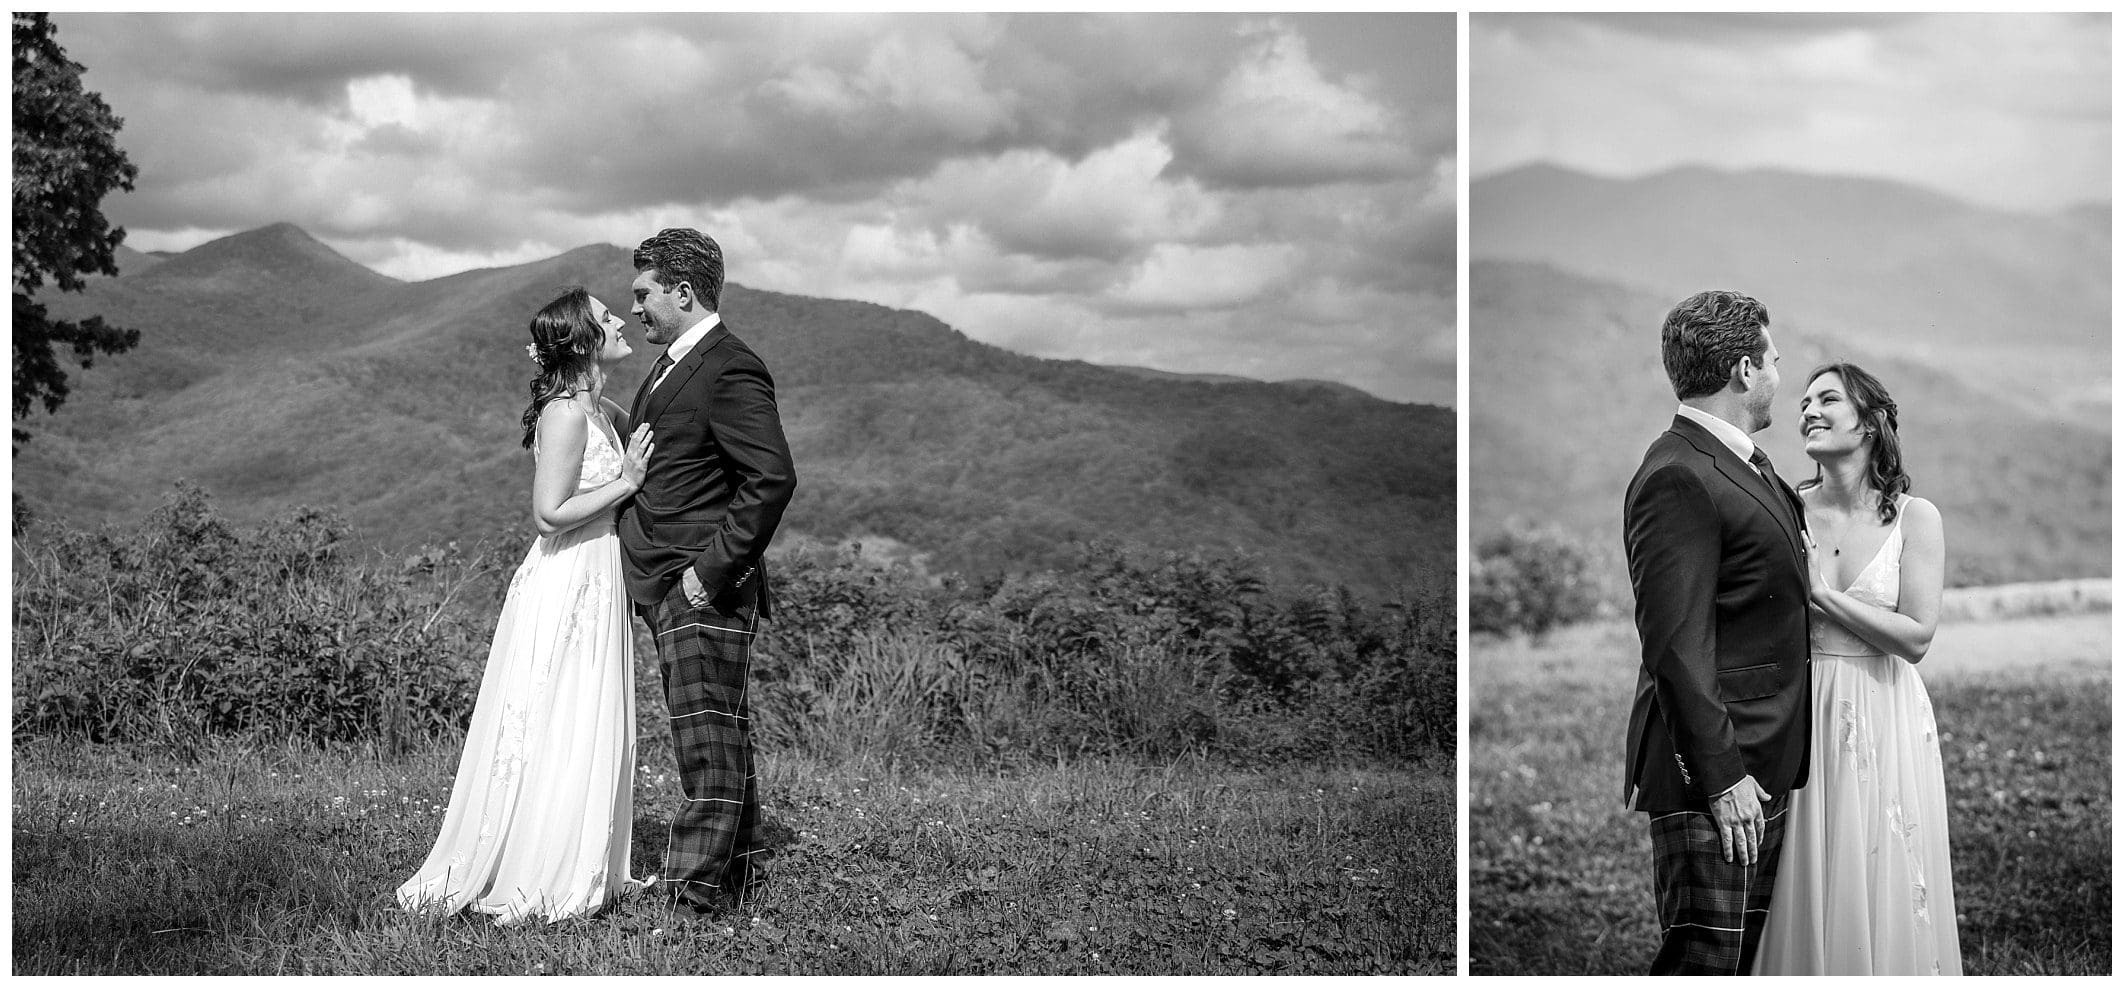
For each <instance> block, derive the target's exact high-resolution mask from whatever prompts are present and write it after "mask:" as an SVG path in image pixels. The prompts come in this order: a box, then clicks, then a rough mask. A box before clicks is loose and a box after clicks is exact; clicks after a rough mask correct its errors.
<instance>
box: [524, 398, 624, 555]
mask: <svg viewBox="0 0 2124 988" xmlns="http://www.w3.org/2000/svg"><path fill="white" fill-rule="evenodd" d="M590 428H591V427H590V418H589V416H588V415H587V414H585V413H584V412H583V409H582V407H581V406H579V405H577V404H576V403H575V402H573V401H570V400H566V399H562V400H559V401H550V402H547V403H546V407H545V408H543V409H541V410H540V411H539V413H538V470H537V472H536V473H535V474H534V475H533V477H532V479H531V522H532V524H533V525H535V526H536V527H537V528H538V534H540V535H556V534H559V533H561V532H565V531H568V530H569V529H571V528H575V527H577V526H579V525H581V524H582V523H584V522H586V521H589V520H590V519H592V518H596V517H597V516H599V515H601V514H603V513H605V512H606V511H609V510H611V509H612V508H613V507H614V506H616V505H618V504H619V503H620V502H621V501H624V500H626V499H627V498H629V497H632V496H634V492H635V491H638V490H641V487H642V473H643V469H642V468H643V465H645V464H647V463H648V462H649V453H650V450H651V448H652V444H651V443H650V442H649V437H648V435H647V434H646V432H637V433H636V435H635V436H634V441H633V442H632V443H630V444H628V449H627V451H626V454H625V457H624V460H623V462H622V464H621V467H620V476H619V479H617V480H614V481H612V482H611V483H609V484H606V485H604V486H602V487H598V488H595V489H593V490H588V491H584V492H583V493H581V494H577V493H576V492H575V485H576V483H577V482H578V481H579V480H580V478H581V475H582V469H583V449H584V447H585V446H586V445H588V443H589V441H590Z"/></svg>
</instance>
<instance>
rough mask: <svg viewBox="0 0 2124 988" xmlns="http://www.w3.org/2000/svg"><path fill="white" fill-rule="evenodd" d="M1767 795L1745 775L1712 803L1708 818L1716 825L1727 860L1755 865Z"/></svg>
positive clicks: (1721, 848) (1721, 849) (1720, 848)
mask: <svg viewBox="0 0 2124 988" xmlns="http://www.w3.org/2000/svg"><path fill="white" fill-rule="evenodd" d="M1769 799H1770V794H1769V793H1767V792H1764V791H1763V787H1762V786H1761V785H1760V784H1758V783H1757V782H1756V781H1755V776H1752V775H1744V776H1742V777H1741V780H1740V781H1739V782H1737V783H1734V785H1733V788H1731V789H1728V790H1726V791H1725V792H1724V793H1723V794H1721V795H1719V796H1718V797H1717V798H1715V799H1713V800H1711V819H1712V820H1713V821H1714V822H1716V823H1717V824H1718V846H1719V850H1720V851H1721V852H1723V853H1724V855H1725V858H1726V860H1727V861H1734V862H1738V863H1740V864H1744V865H1752V864H1754V863H1755V854H1756V850H1757V849H1758V848H1760V847H1761V846H1762V843H1763V804H1764V803H1765V802H1768V801H1769Z"/></svg>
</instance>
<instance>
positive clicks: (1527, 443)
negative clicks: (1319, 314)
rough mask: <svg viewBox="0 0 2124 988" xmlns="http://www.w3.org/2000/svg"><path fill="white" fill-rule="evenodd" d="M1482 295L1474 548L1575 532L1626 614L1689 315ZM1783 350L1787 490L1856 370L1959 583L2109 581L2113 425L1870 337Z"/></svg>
mask: <svg viewBox="0 0 2124 988" xmlns="http://www.w3.org/2000/svg"><path fill="white" fill-rule="evenodd" d="M1468 282H1469V327H1470V338H1471V341H1473V344H1472V349H1473V351H1474V352H1473V354H1472V359H1471V360H1470V363H1469V371H1468V374H1469V378H1468V387H1469V393H1470V395H1471V396H1481V400H1475V401H1472V402H1471V406H1472V408H1471V412H1470V416H1469V420H1468V445H1469V462H1468V464H1467V469H1468V471H1469V475H1468V476H1469V492H1468V496H1469V499H1470V500H1469V503H1470V509H1469V529H1470V534H1471V535H1472V537H1473V538H1474V540H1475V541H1476V542H1477V543H1480V542H1481V541H1482V540H1483V538H1485V537H1486V536H1488V535H1491V534H1493V533H1495V532H1497V531H1500V530H1501V529H1503V528H1504V527H1506V525H1507V524H1509V523H1511V522H1513V521H1515V520H1516V521H1519V522H1522V523H1531V524H1553V525H1557V526H1560V527H1562V528H1563V529H1565V530H1566V531H1569V532H1571V533H1573V534H1574V535H1576V536H1578V537H1579V538H1580V539H1582V540H1583V541H1584V542H1585V543H1586V544H1587V545H1588V546H1590V547H1591V548H1592V549H1593V550H1594V551H1595V553H1596V555H1597V556H1598V558H1599V559H1600V576H1601V579H1602V580H1603V582H1604V584H1605V586H1606V587H1607V589H1608V591H1609V596H1610V599H1611V600H1620V601H1623V602H1627V600H1628V598H1627V589H1628V582H1627V575H1626V574H1625V573H1624V571H1623V569H1622V555H1621V545H1622V543H1621V539H1622V534H1621V533H1622V497H1623V489H1624V487H1625V486H1626V485H1627V484H1628V482H1629V478H1630V475H1631V473H1632V472H1633V471H1634V470H1635V469H1636V468H1637V464H1638V462H1639V461H1640V460H1641V459H1642V458H1643V456H1644V452H1645V448H1646V447H1647V446H1649V445H1650V444H1651V442H1652V440H1653V439H1654V438H1655V437H1657V436H1658V435H1659V434H1660V433H1661V432H1663V431H1664V430H1665V429H1666V428H1667V427H1668V424H1669V423H1670V422H1671V421H1672V419H1673V417H1674V406H1675V405H1676V401H1675V399H1674V393H1673V391H1672V390H1671V388H1670V387H1669V385H1668V383H1667V379H1666V374H1665V372H1664V370H1662V368H1661V366H1660V363H1659V322H1660V320H1661V319H1662V318H1663V317H1664V316H1665V314H1666V311H1667V309H1668V308H1670V307H1671V306H1672V305H1673V303H1674V302H1675V301H1676V300H1674V299H1668V298H1665V297H1664V296H1655V295H1652V294H1650V293H1648V292H1645V291H1642V290H1639V289H1635V288H1631V287H1628V286H1624V285H1618V284H1615V283H1612V282H1605V281H1600V280H1597V279H1591V278H1587V277H1584V276H1582V275H1577V274H1574V273H1571V272H1567V271H1562V270H1559V269H1556V268H1553V267H1549V266H1546V265H1537V264H1529V263H1523V262H1502V261H1477V262H1475V263H1474V264H1473V265H1472V266H1471V267H1470V270H1469V276H1468ZM1558 327H1565V328H1566V329H1565V331H1563V332H1561V333H1559V331H1558ZM1774 335H1775V336H1776V339H1777V342H1778V347H1779V349H1780V350H1781V351H1782V353H1783V360H1782V361H1781V367H1782V377H1783V381H1784V384H1783V386H1782V387H1781V388H1780V391H1779V395H1780V397H1779V398H1778V399H1777V402H1776V404H1775V405H1774V406H1773V415H1774V419H1773V421H1772V423H1771V426H1770V427H1769V428H1768V429H1765V430H1763V431H1762V432H1759V433H1757V434H1756V435H1755V439H1756V441H1757V442H1758V443H1760V444H1761V445H1762V447H1763V449H1764V450H1765V451H1766V452H1767V453H1769V454H1770V458H1771V460H1772V462H1774V463H1775V464H1776V465H1777V469H1778V471H1779V472H1780V473H1781V474H1783V475H1784V477H1785V478H1786V479H1787V480H1789V481H1793V482H1795V483H1797V482H1798V481H1800V480H1802V479H1804V478H1806V477H1808V476H1811V475H1812V473H1813V463H1812V462H1811V461H1809V460H1808V459H1807V456H1806V454H1805V453H1804V452H1802V450H1801V447H1800V440H1799V435H1798V412H1797V407H1798V398H1797V395H1798V393H1799V389H1800V388H1802V387H1804V385H1805V377H1806V375H1807V373H1808V372H1809V371H1810V370H1812V369H1813V368H1814V367H1816V366H1818V365H1820V364H1823V363H1826V362H1829V361H1830V360H1851V361H1853V362H1856V363H1858V364H1859V365H1860V366H1862V367H1865V368H1867V369H1868V370H1870V371H1872V372H1874V373H1875V374H1876V375H1878V376H1879V377H1880V378H1881V379H1882V381H1883V383H1884V384H1886V385H1887V386H1888V388H1889V390H1890V392H1891V393H1892V394H1894V396H1895V398H1896V403H1897V405H1898V406H1899V409H1900V412H1899V418H1900V419H1901V422H1902V427H1901V436H1902V439H1903V450H1904V456H1905V462H1906V469H1907V470H1908V471H1909V472H1910V474H1911V476H1912V477H1913V479H1914V482H1915V486H1914V488H1913V490H1912V493H1914V494H1916V495H1918V496H1922V497H1925V498H1928V499H1930V500H1932V501H1933V502H1934V503H1935V504H1937V505H1939V507H1940V509H1941V512H1942V514H1943V516H1944V518H1945V520H1946V524H1947V537H1948V545H1949V552H1948V581H1949V584H1950V585H1954V586H1964V585H1978V584H1993V583H2003V582H2011V581H2019V580H2039V579H2058V578H2066V577H2085V576H2106V575H2108V573H2109V551H2110V548H2109V547H2110V539H2111V537H2112V536H2111V532H2110V530H2109V519H2110V483H2111V464H2110V458H2109V433H2108V430H2107V423H2106V421H2104V422H2100V423H2091V424H2076V423H2067V422H2053V421H2045V420H2044V419H2042V418H2041V417H2039V416H2038V415H2037V414H2035V413H2033V412H2030V411H2027V410H2023V409H2020V408H2017V407H2015V406H2013V405H2011V404H2009V403H2005V402H2001V401H1999V400H1997V399H1996V398H1994V397H1992V396H1990V395H1987V394H1985V393H1983V392H1982V391H1981V390H1979V389H1977V388H1975V387H1972V386H1971V385H1969V384H1967V383H1966V382H1965V381H1964V380H1963V379H1962V378H1961V377H1959V376H1957V375H1954V374H1948V373H1944V372H1942V371H1940V370H1938V369H1936V368H1934V367H1931V366H1929V365H1927V364H1925V363H1923V362H1920V361H1916V360H1913V359H1911V358H1910V357H1909V356H1907V355H1905V354H1903V353H1901V352H1899V351H1898V350H1897V349H1896V348H1894V347H1892V346H1879V345H1875V344H1874V343H1873V342H1872V341H1868V340H1865V339H1863V338H1860V337H1835V336H1825V335H1823V334H1822V333H1820V332H1819V331H1817V330H1815V329H1813V328H1806V329H1796V328H1795V329H1782V328H1780V329H1775V330H1774Z"/></svg>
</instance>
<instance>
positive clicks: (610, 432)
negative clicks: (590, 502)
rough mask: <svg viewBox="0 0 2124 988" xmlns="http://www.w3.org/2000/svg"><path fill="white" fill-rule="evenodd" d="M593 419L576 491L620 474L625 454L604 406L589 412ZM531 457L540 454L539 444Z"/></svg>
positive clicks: (578, 472)
mask: <svg viewBox="0 0 2124 988" xmlns="http://www.w3.org/2000/svg"><path fill="white" fill-rule="evenodd" d="M586 414H587V415H588V416H589V419H590V423H589V424H590V437H589V438H588V439H586V440H584V442H583V465H582V469H581V470H579V471H577V473H576V475H575V493H577V494H581V493H583V492H584V491H591V490H596V489H597V488H600V487H603V486H605V485H606V484H609V483H611V482H613V481H615V480H618V479H619V476H620V463H621V462H622V460H623V459H624V457H625V454H624V453H623V452H622V451H621V450H620V444H619V440H618V438H617V437H618V433H617V432H616V430H614V429H613V427H612V420H611V419H608V418H606V417H605V413H604V411H603V410H602V409H599V410H596V411H591V412H588V413H586ZM531 456H532V458H534V459H536V458H537V456H538V444H537V443H535V442H534V443H532V444H531Z"/></svg>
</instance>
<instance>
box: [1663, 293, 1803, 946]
mask: <svg viewBox="0 0 2124 988" xmlns="http://www.w3.org/2000/svg"><path fill="white" fill-rule="evenodd" d="M1660 349H1661V357H1662V359H1663V360H1664V362H1665V364H1666V369H1667V379H1668V380H1669V381H1670V382H1671V383H1672V384H1673V386H1674V394H1675V397H1677V398H1679V399H1681V407H1680V408H1678V409H1676V411H1675V416H1674V423H1673V425H1672V426H1671V427H1670V428H1669V429H1668V430H1667V432H1666V433H1665V434H1663V435H1661V436H1660V437H1659V438H1658V439H1656V440H1654V441H1653V442H1652V447H1651V449H1649V450H1647V451H1646V452H1645V459H1644V463H1643V465H1641V466H1639V467H1638V469H1637V475H1636V476H1635V477H1633V478H1631V480H1630V488H1629V493H1628V494H1627V495H1626V497H1625V500H1624V504H1623V537H1624V544H1625V550H1626V552H1627V554H1628V556H1629V563H1630V588H1631V590H1632V591H1633V592H1634V593H1635V595H1636V598H1637V633H1638V637H1639V639H1640V640H1641V641H1642V644H1643V663H1642V665H1641V666H1640V667H1639V669H1638V674H1637V698H1636V701H1635V702H1634V703H1633V704H1632V705H1631V708H1630V728H1629V736H1628V737H1629V754H1628V758H1629V764H1628V766H1627V769H1628V770H1627V773H1626V776H1625V778H1626V783H1627V785H1626V789H1625V792H1626V799H1627V800H1628V801H1629V805H1630V806H1631V808H1633V809H1636V810H1641V811H1643V812H1645V813H1646V814H1647V815H1648V817H1649V819H1650V823H1651V829H1652V857H1653V886H1654V888H1653V891H1654V894H1655V896H1656V898H1657V900H1658V904H1659V924H1660V929H1661V930H1662V932H1663V934H1664V936H1663V939H1662V942H1661V944H1660V949H1659V955H1658V957H1656V958H1655V959H1654V960H1653V962H1652V973H1653V974H1741V973H1745V972H1747V970H1748V969H1749V967H1750V966H1751V965H1752V964H1753V962H1754V957H1755V948H1756V944H1757V943H1758V941H1759V940H1760V939H1761V936H1762V926H1763V920H1764V918H1765V916H1766V915H1767V912H1768V909H1769V905H1770V894H1771V889H1772V886H1773V884H1774V883H1775V881H1776V878H1777V861H1778V853H1779V850H1780V849H1781V847H1782V846H1783V842H1784V823H1785V817H1784V814H1785V803H1786V794H1787V793H1789V792H1790V791H1791V790H1794V789H1797V788H1799V787H1800V786H1801V785H1802V784H1803V783H1804V782H1806V779H1807V737H1808V734H1807V731H1808V712H1809V690H1810V682H1809V679H1808V667H1807V649H1808V645H1807V572H1806V569H1805V567H1806V550H1805V537H1806V536H1805V514H1804V512H1803V511H1802V509H1801V506H1800V501H1799V498H1798V496H1797V495H1795V494H1794V493H1793V492H1792V489H1791V488H1790V487H1787V486H1785V482H1784V481H1783V480H1780V479H1779V478H1778V476H1777V472H1776V471H1775V470H1773V469H1772V468H1771V466H1770V458H1769V457H1768V456H1766V455H1764V454H1763V453H1762V451H1761V450H1759V449H1758V448H1757V447H1756V445H1755V443H1754V441H1753V440H1751V439H1750V438H1749V435H1750V434H1751V433H1754V432H1758V431H1760V430H1761V429H1763V428H1764V427H1765V426H1767V425H1769V424H1770V402H1771V400H1772V399H1773V398H1775V397H1776V396H1777V383H1778V374H1777V357H1778V354H1777V346H1776V344H1774V343H1772V342H1771V340H1770V314H1769V312H1768V310H1766V309H1764V308H1763V305H1762V303H1760V302H1757V301H1756V300H1754V299H1752V298H1749V297H1747V296H1745V295H1739V294H1735V293H1733V292H1703V293H1700V294H1698V295H1695V296H1692V297H1690V298H1689V299H1687V300H1686V301H1684V302H1682V303H1681V304H1680V305H1677V306H1675V307H1674V310H1673V311H1672V312H1669V313H1667V321H1666V325H1665V326H1664V327H1663V328H1662V329H1661V331H1660Z"/></svg>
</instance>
